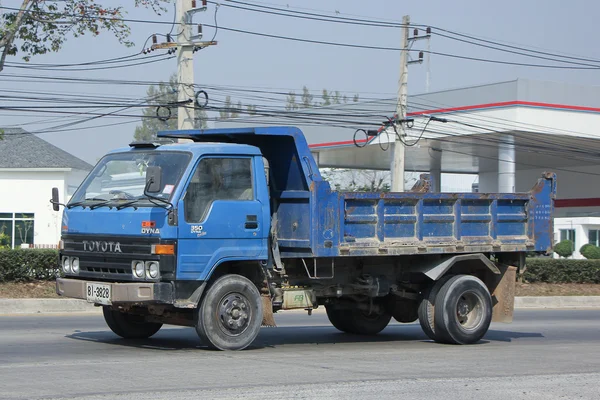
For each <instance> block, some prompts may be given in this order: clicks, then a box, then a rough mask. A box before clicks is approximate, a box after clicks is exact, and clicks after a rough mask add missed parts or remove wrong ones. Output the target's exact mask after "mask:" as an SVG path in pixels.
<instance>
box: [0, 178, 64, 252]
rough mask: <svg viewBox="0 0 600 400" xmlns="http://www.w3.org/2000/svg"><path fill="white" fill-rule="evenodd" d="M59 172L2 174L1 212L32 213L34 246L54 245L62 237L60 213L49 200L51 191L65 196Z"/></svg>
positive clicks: (62, 179)
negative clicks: (54, 190) (56, 191)
mask: <svg viewBox="0 0 600 400" xmlns="http://www.w3.org/2000/svg"><path fill="white" fill-rule="evenodd" d="M67 173H68V169H65V170H59V171H56V170H55V171H41V170H36V171H18V170H3V171H0V187H1V188H2V196H0V213H33V214H34V224H33V241H34V243H33V244H35V245H55V244H57V243H58V240H59V238H60V222H61V216H62V212H61V211H58V212H56V211H53V210H52V205H51V204H50V202H49V200H50V198H51V196H52V188H53V187H57V188H58V189H59V193H61V194H62V197H61V200H63V199H64V195H65V175H66V174H67Z"/></svg>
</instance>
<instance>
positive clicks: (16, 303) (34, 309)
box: [0, 299, 100, 314]
mask: <svg viewBox="0 0 600 400" xmlns="http://www.w3.org/2000/svg"><path fill="white" fill-rule="evenodd" d="M99 311H100V307H95V306H94V305H93V304H91V303H88V302H87V301H85V300H77V299H0V314H42V313H44V314H45V313H66V312H87V313H90V312H99Z"/></svg>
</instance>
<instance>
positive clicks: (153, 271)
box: [148, 261, 160, 279]
mask: <svg viewBox="0 0 600 400" xmlns="http://www.w3.org/2000/svg"><path fill="white" fill-rule="evenodd" d="M159 270H160V268H159V266H158V263H157V262H156V261H151V262H149V263H148V277H150V278H152V279H156V278H158V272H159Z"/></svg>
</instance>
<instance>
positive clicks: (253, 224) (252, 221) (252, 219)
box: [244, 215, 258, 229]
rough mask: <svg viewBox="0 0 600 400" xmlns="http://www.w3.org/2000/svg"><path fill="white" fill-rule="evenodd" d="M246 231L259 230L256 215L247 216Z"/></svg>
mask: <svg viewBox="0 0 600 400" xmlns="http://www.w3.org/2000/svg"><path fill="white" fill-rule="evenodd" d="M244 227H245V228H246V229H258V218H257V216H256V215H246V223H245V224H244Z"/></svg>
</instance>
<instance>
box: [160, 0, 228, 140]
mask: <svg viewBox="0 0 600 400" xmlns="http://www.w3.org/2000/svg"><path fill="white" fill-rule="evenodd" d="M201 3H202V4H201V6H200V7H196V0H177V4H176V14H175V21H176V23H177V41H176V42H171V41H170V35H167V38H168V39H167V42H166V43H157V40H156V35H154V37H153V42H154V44H153V45H152V50H158V49H169V51H174V49H175V48H176V51H177V104H176V106H177V129H193V128H194V125H195V124H194V122H195V117H196V115H195V114H196V113H195V112H194V111H195V110H194V108H195V104H194V100H195V97H196V93H195V90H194V52H195V51H196V49H201V48H204V47H207V46H212V45H215V44H217V42H215V41H209V42H202V41H199V40H200V39H201V38H202V25H201V24H198V25H197V26H198V34H196V35H194V34H193V33H192V19H193V16H194V14H195V13H197V12H199V11H206V9H207V3H208V2H207V0H201ZM218 6H219V5H218V4H217V5H216V7H218ZM200 107H202V106H200Z"/></svg>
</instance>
